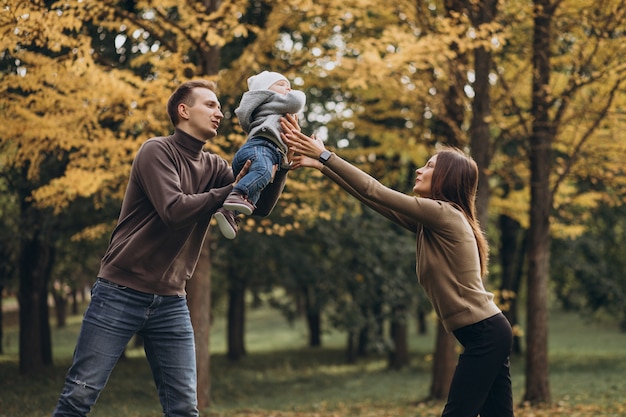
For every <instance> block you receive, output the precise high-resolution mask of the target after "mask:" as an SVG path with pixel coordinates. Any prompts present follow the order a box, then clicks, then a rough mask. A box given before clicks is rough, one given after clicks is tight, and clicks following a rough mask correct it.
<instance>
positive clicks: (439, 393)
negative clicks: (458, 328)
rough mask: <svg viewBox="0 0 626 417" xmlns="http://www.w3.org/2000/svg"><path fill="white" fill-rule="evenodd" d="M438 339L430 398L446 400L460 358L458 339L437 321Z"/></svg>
mask: <svg viewBox="0 0 626 417" xmlns="http://www.w3.org/2000/svg"><path fill="white" fill-rule="evenodd" d="M437 323H438V324H437V340H436V343H435V355H434V358H433V379H432V384H431V386H430V398H431V399H436V400H445V399H447V398H448V392H450V383H451V382H452V376H453V375H454V369H455V368H456V363H457V360H458V354H457V353H456V339H455V338H454V335H453V334H452V333H448V332H446V330H445V329H444V327H443V324H442V323H441V321H439V320H438V321H437Z"/></svg>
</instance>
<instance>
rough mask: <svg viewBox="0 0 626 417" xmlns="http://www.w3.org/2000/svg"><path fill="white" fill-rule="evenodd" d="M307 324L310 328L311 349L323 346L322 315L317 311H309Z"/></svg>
mask: <svg viewBox="0 0 626 417" xmlns="http://www.w3.org/2000/svg"><path fill="white" fill-rule="evenodd" d="M306 322H307V326H308V328H309V347H320V346H322V315H321V314H320V312H319V311H317V310H313V311H312V310H308V309H307V313H306Z"/></svg>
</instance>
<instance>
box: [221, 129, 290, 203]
mask: <svg viewBox="0 0 626 417" xmlns="http://www.w3.org/2000/svg"><path fill="white" fill-rule="evenodd" d="M281 158H282V155H281V153H280V151H279V150H278V147H277V146H276V145H275V144H274V143H272V142H270V141H269V139H265V138H262V137H253V138H251V139H248V141H247V142H246V143H244V144H243V146H242V147H241V148H239V150H238V151H237V153H235V157H234V159H233V173H234V174H235V177H236V176H237V174H239V172H240V171H241V169H242V168H243V166H244V165H245V163H246V161H247V160H250V161H252V164H251V165H250V168H248V173H247V174H246V175H245V176H244V177H243V178H242V179H241V180H239V182H238V183H237V185H235V187H234V191H236V192H238V193H240V194H243V195H245V196H248V200H250V201H252V202H253V203H254V204H256V202H257V201H259V197H260V196H261V191H263V190H264V189H265V187H267V186H268V184H269V183H270V182H271V181H272V174H273V171H274V165H280V160H281Z"/></svg>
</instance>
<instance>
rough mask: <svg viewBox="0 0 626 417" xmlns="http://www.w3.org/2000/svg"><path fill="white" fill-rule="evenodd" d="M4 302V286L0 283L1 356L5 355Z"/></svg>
mask: <svg viewBox="0 0 626 417" xmlns="http://www.w3.org/2000/svg"><path fill="white" fill-rule="evenodd" d="M2 300H4V285H2V283H1V282H0V355H4V324H3V323H4V313H3V310H2Z"/></svg>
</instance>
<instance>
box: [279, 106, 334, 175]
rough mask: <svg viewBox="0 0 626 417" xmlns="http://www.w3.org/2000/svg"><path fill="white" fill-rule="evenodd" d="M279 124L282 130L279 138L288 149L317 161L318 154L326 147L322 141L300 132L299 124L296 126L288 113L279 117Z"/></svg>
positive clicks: (295, 122)
mask: <svg viewBox="0 0 626 417" xmlns="http://www.w3.org/2000/svg"><path fill="white" fill-rule="evenodd" d="M280 125H281V127H282V130H283V133H281V138H282V139H283V141H284V142H285V143H286V144H287V146H289V150H290V151H291V152H294V153H295V154H296V155H302V156H307V157H309V158H312V159H315V160H316V161H317V160H318V159H319V156H320V154H321V153H322V152H323V151H324V150H325V149H326V148H325V147H324V143H323V142H322V141H321V140H319V139H317V138H316V137H315V135H312V136H307V135H305V134H303V133H302V132H300V126H298V124H297V121H295V119H293V118H292V117H290V116H289V115H287V116H286V117H281V118H280ZM295 158H296V157H294V160H295ZM303 166H310V165H303Z"/></svg>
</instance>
